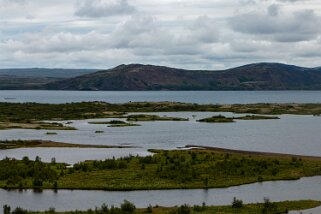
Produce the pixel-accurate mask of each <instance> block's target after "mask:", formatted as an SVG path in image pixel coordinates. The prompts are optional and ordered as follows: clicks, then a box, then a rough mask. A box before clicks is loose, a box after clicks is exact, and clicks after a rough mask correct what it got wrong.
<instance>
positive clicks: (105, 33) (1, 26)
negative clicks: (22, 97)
mask: <svg viewBox="0 0 321 214" xmlns="http://www.w3.org/2000/svg"><path fill="white" fill-rule="evenodd" d="M0 2H1V4H0V5H1V6H0V18H1V21H0V50H1V51H0V64H1V65H2V67H25V66H28V67H34V66H38V67H100V68H106V67H111V66H115V65H117V64H121V63H149V64H163V65H167V66H175V67H183V68H193V69H198V68H208V69H216V68H222V67H231V66H236V65H241V64H245V63H251V62H258V61H279V62H287V63H291V64H297V65H303V66H317V65H318V66H320V65H321V57H320V51H319V50H320V49H321V42H320V41H321V39H320V38H321V32H320V31H321V30H320V29H321V28H320V27H319V26H321V22H320V16H321V4H320V3H319V1H317V0H305V1H299V0H297V1H291V0H233V1H227V0H202V1H195V0H184V1H176V0H163V1H150V0H127V1H126V0H108V1H107V0H69V1H65V0H56V1H50V0H33V1H30V0H13V1H11V0H0ZM311 59H313V60H311Z"/></svg>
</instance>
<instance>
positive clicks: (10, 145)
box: [0, 140, 139, 150]
mask: <svg viewBox="0 0 321 214" xmlns="http://www.w3.org/2000/svg"><path fill="white" fill-rule="evenodd" d="M15 142H19V141H7V142H6V141H0V150H6V149H19V148H106V149H108V148H124V149H125V148H139V147H135V146H118V145H95V144H73V143H62V142H55V141H45V140H22V141H21V142H22V143H21V144H19V143H15ZM2 146H3V147H4V148H1V147H2Z"/></svg>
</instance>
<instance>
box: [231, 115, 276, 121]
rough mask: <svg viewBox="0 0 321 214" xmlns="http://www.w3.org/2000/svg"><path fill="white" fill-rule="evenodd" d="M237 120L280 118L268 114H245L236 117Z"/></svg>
mask: <svg viewBox="0 0 321 214" xmlns="http://www.w3.org/2000/svg"><path fill="white" fill-rule="evenodd" d="M234 119H236V120H277V119H280V118H279V117H276V116H266V115H245V116H242V117H234Z"/></svg>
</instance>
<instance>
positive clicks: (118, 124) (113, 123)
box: [88, 120, 140, 127]
mask: <svg viewBox="0 0 321 214" xmlns="http://www.w3.org/2000/svg"><path fill="white" fill-rule="evenodd" d="M88 123H89V124H109V126H108V127H126V126H140V125H139V124H135V123H126V122H125V121H121V120H111V121H94V122H88Z"/></svg>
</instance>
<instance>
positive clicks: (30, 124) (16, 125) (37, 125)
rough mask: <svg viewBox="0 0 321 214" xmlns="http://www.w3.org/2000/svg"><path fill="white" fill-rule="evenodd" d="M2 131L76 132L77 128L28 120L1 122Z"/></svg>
mask: <svg viewBox="0 0 321 214" xmlns="http://www.w3.org/2000/svg"><path fill="white" fill-rule="evenodd" d="M1 129H2V130H3V129H45V130H76V128H74V127H70V126H64V125H63V124H62V123H48V122H41V121H33V120H26V121H24V122H8V121H7V122H0V130H1Z"/></svg>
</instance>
